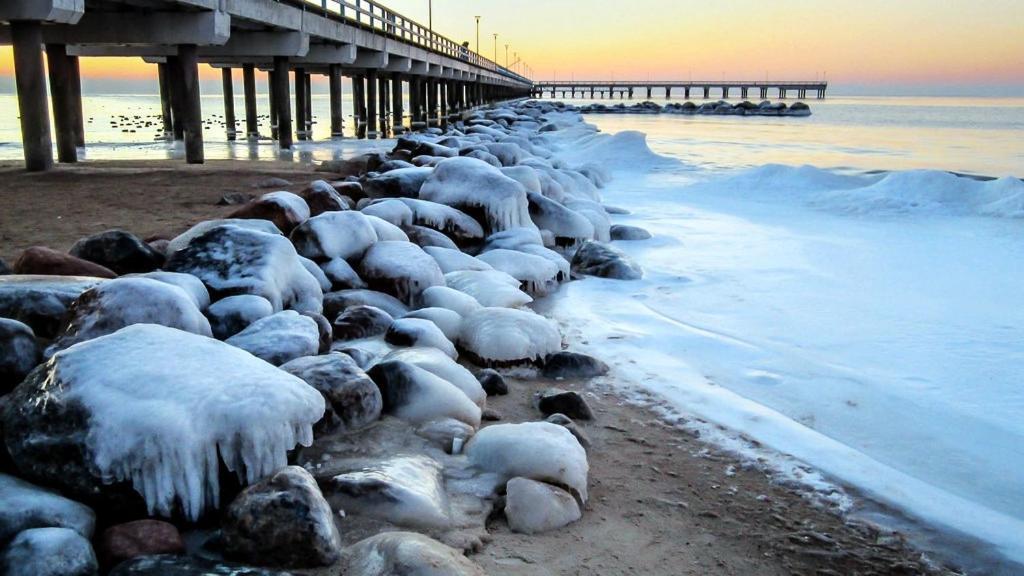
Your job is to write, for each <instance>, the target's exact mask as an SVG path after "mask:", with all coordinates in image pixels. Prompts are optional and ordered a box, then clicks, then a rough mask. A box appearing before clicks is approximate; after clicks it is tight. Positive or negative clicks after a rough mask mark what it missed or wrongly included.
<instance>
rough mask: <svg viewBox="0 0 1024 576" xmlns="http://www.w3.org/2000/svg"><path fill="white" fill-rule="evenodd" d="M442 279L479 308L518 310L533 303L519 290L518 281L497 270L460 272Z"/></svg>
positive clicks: (452, 273) (446, 275) (449, 274)
mask: <svg viewBox="0 0 1024 576" xmlns="http://www.w3.org/2000/svg"><path fill="white" fill-rule="evenodd" d="M444 279H445V282H446V283H447V285H448V287H450V288H454V289H455V290H458V291H459V292H464V293H466V294H468V295H470V296H472V297H473V299H475V300H476V301H477V302H478V303H479V304H480V305H481V306H487V307H495V306H500V307H504V308H518V307H520V306H525V305H527V304H529V303H530V302H533V298H531V297H530V296H529V295H528V294H527V293H525V292H523V291H522V290H520V289H519V281H518V280H516V279H515V278H513V277H511V276H509V275H508V274H506V273H504V272H500V271H498V270H460V271H457V272H449V273H447V274H445V275H444ZM456 312H458V310H456Z"/></svg>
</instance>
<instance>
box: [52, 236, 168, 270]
mask: <svg viewBox="0 0 1024 576" xmlns="http://www.w3.org/2000/svg"><path fill="white" fill-rule="evenodd" d="M71 255H72V256H77V257H78V258H81V259H83V260H88V261H90V262H94V263H96V264H99V265H100V266H105V267H107V268H109V269H110V270H113V271H114V272H115V273H117V274H131V273H137V272H150V271H153V270H156V269H157V268H159V267H161V266H163V265H164V255H163V254H161V253H160V252H157V251H156V250H154V249H153V248H152V247H151V246H150V245H149V244H146V243H145V242H143V241H142V239H141V238H139V237H138V236H136V235H134V234H132V233H130V232H125V231H124V230H107V231H106V232H100V233H99V234H93V235H92V236H88V237H86V238H82V239H81V240H79V241H78V242H75V244H74V246H72V247H71Z"/></svg>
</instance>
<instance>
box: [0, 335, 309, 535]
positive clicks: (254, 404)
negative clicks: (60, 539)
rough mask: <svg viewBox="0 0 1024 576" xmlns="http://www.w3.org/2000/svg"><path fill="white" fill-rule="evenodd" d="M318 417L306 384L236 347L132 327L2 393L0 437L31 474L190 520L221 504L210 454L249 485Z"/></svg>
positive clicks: (66, 355) (61, 356)
mask: <svg viewBox="0 0 1024 576" xmlns="http://www.w3.org/2000/svg"><path fill="white" fill-rule="evenodd" d="M125 359H130V361H125ZM323 413H324V400H323V397H322V396H321V395H320V394H319V393H318V392H317V391H316V390H315V389H313V388H312V387H310V386H309V385H307V384H306V383H305V382H303V381H302V380H300V379H298V378H296V377H294V376H292V375H290V374H288V373H286V372H283V371H281V370H278V369H277V368H274V367H273V366H271V365H269V364H267V363H266V362H263V361H262V360H259V359H257V358H254V357H253V356H251V355H250V354H248V353H246V352H243V351H242V350H239V349H237V348H234V347H232V346H229V345H227V344H224V343H222V342H219V341H217V340H214V339H212V338H206V337H202V336H196V335H193V334H189V333H188V332H183V331H181V330H176V329H173V328H167V327H164V326H158V325H153V324H136V325H133V326H129V327H127V328H124V329H121V330H119V331H117V332H115V333H114V334H110V335H107V336H101V337H99V338H96V339H94V340H89V341H87V342H83V343H81V344H78V345H77V346H73V347H71V348H69V349H67V350H63V351H61V352H58V353H57V354H56V355H55V356H54V357H53V358H52V359H51V360H50V361H49V362H48V363H46V364H44V365H43V366H41V367H40V368H38V369H36V370H35V371H34V372H33V373H32V374H30V375H29V377H28V378H26V379H25V381H24V382H22V383H21V384H20V385H19V386H18V387H17V388H15V389H14V391H13V392H11V394H10V395H8V396H7V398H6V402H5V405H4V407H3V440H4V442H5V444H6V447H7V451H8V452H9V453H10V455H11V460H12V461H13V462H14V464H15V465H16V466H17V468H18V470H19V471H20V473H21V474H23V475H24V476H25V477H26V478H29V479H32V480H33V481H37V482H40V483H43V484H47V485H51V486H55V487H58V488H60V489H61V490H62V491H63V492H64V493H65V494H68V495H72V496H74V497H76V498H82V499H88V500H90V501H97V502H100V503H102V504H104V505H105V506H109V507H121V508H131V507H133V506H137V505H138V504H140V503H141V502H140V498H139V497H140V496H141V498H142V499H144V500H145V504H146V505H147V506H148V508H149V510H150V512H156V513H159V514H161V515H170V514H171V513H172V512H173V511H174V510H177V509H180V510H181V511H182V512H183V513H184V514H185V515H186V516H187V517H189V518H193V519H194V518H198V517H199V516H200V515H201V514H202V513H203V512H204V511H205V510H207V509H208V508H210V507H216V506H217V504H218V501H219V495H220V484H219V467H220V464H219V463H218V460H221V461H223V465H225V466H226V467H227V469H228V470H231V471H234V472H236V473H237V474H239V476H240V478H241V480H242V481H243V482H244V483H251V482H254V481H256V480H258V479H259V478H262V477H264V476H266V475H267V474H269V473H270V472H271V471H273V470H276V469H277V468H280V467H281V466H284V465H285V464H286V457H287V452H288V450H290V449H292V448H293V447H294V446H295V445H296V444H300V443H301V444H305V445H308V444H309V443H311V442H312V439H313V437H312V426H313V424H314V423H315V422H317V421H318V420H319V419H320V418H321V416H323ZM132 488H134V492H133V491H132Z"/></svg>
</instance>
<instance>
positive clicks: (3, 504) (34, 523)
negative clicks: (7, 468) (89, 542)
mask: <svg viewBox="0 0 1024 576" xmlns="http://www.w3.org/2000/svg"><path fill="white" fill-rule="evenodd" d="M95 527H96V515H95V514H93V512H92V510H91V509H89V507H88V506H85V505H84V504H79V503H78V502H75V501H74V500H69V499H67V498H65V497H63V496H61V495H60V494H57V493H56V492H52V491H50V490H47V489H45V488H40V487H38V486H34V485H32V484H29V483H28V482H25V481H24V480H19V479H18V478H15V477H14V476H8V475H7V474H0V542H7V541H9V540H10V539H11V538H14V536H15V535H17V534H18V533H19V532H21V531H23V530H28V529H30V528H68V529H70V530H74V531H75V532H78V534H80V535H81V536H82V537H83V538H86V539H89V538H92V532H93V529H94V528H95Z"/></svg>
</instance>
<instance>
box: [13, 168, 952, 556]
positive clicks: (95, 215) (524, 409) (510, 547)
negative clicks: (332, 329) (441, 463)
mask: <svg viewBox="0 0 1024 576" xmlns="http://www.w3.org/2000/svg"><path fill="white" fill-rule="evenodd" d="M240 166H244V167H245V169H243V170H239V167H240ZM19 173H20V171H18V170H17V169H11V168H9V167H7V166H6V165H5V164H0V177H4V178H5V179H6V181H7V188H8V191H7V192H5V194H9V195H10V196H8V197H7V198H5V200H7V201H10V202H12V205H14V206H17V207H18V210H14V211H10V212H8V211H5V212H4V214H3V215H2V216H0V230H3V236H2V238H0V242H2V244H0V257H2V258H4V259H10V258H13V256H14V255H16V253H17V252H19V251H20V250H21V249H23V248H24V247H26V246H27V245H29V244H44V245H49V246H50V247H52V248H57V249H67V248H68V247H69V246H70V244H71V243H73V242H74V241H75V240H76V239H77V238H79V237H82V236H86V235H88V234H90V233H94V232H98V231H101V230H104V229H107V228H109V227H111V226H116V225H117V224H122V223H126V224H129V225H128V226H126V227H128V228H130V229H132V230H133V231H135V232H136V233H138V234H139V235H140V236H144V235H160V234H164V235H174V234H176V233H177V232H180V231H181V230H182V229H184V228H187V227H188V226H190V225H191V224H193V223H195V222H196V221H198V220H199V219H206V218H214V217H218V216H219V215H222V214H223V213H224V212H228V211H230V210H232V209H233V207H231V206H226V207H218V206H216V204H215V202H216V201H217V199H219V197H220V196H222V195H223V194H227V193H230V192H247V193H253V194H257V195H258V194H260V193H262V192H261V190H260V189H259V188H256V187H254V186H253V184H254V183H255V182H257V181H258V180H260V179H263V178H267V177H284V178H289V179H291V180H292V182H293V186H290V187H282V188H284V189H289V190H298V189H301V188H302V187H304V186H305V185H306V184H307V183H308V181H310V180H314V179H316V178H317V175H316V174H315V173H313V172H312V170H311V169H310V167H309V166H307V165H302V164H293V163H273V164H268V163H267V162H265V161H260V162H249V161H245V160H242V161H238V160H226V161H215V162H211V163H210V164H207V165H205V166H201V167H186V166H183V165H181V164H180V163H176V162H173V161H138V162H136V161H127V162H105V161H94V162H90V163H86V164H82V165H80V166H75V167H72V168H69V169H62V170H57V171H55V172H53V173H50V174H47V175H27V174H24V173H20V175H19ZM154 174H159V175H161V176H165V177H163V178H158V179H156V180H155V181H154V179H153V176H154ZM183 180H187V182H183ZM143 184H145V186H143ZM40 185H44V186H46V185H48V186H49V187H48V188H46V189H43V190H40V188H39V186H40ZM143 189H144V190H143ZM275 189H276V188H275ZM140 190H143V192H142V193H139V192H140ZM263 191H266V190H263ZM68 194H71V195H74V196H77V198H76V199H75V200H77V201H73V202H71V203H70V205H69V206H67V207H66V209H67V210H68V211H67V212H66V213H63V214H57V216H60V217H59V218H55V219H51V220H50V221H49V222H50V226H49V228H47V227H46V225H45V224H42V223H41V222H40V221H39V217H40V215H41V214H47V210H48V209H49V210H51V211H52V210H53V207H54V206H58V205H59V204H57V203H55V195H57V196H56V197H59V196H62V195H68ZM64 198H67V196H64ZM61 211H62V210H61ZM53 216H54V215H53V214H52V213H51V214H47V216H46V218H53ZM34 220H35V221H34ZM549 384H550V382H545V381H543V380H533V381H522V380H516V381H515V387H516V393H515V394H510V395H509V396H504V397H498V398H497V399H495V400H493V405H492V406H493V407H494V408H495V409H497V410H498V411H499V412H501V413H502V414H503V420H506V421H507V420H513V421H519V420H523V419H532V418H535V417H536V413H535V412H534V411H533V409H532V407H531V406H530V403H529V398H530V397H531V396H532V393H533V392H534V391H537V390H540V389H543V388H544V387H545V386H547V385H549ZM559 384H560V385H563V386H564V385H565V383H562V382H560V383H559ZM573 388H575V389H578V390H580V391H581V392H585V393H586V394H587V397H588V399H589V400H591V401H592V402H593V403H594V406H595V409H596V411H597V412H598V420H597V421H596V422H595V423H593V424H589V425H585V426H584V427H583V428H584V431H585V432H586V433H587V435H588V436H589V437H590V439H591V441H592V442H593V443H594V452H592V454H591V458H592V466H593V468H592V470H594V472H593V474H592V484H593V497H592V499H591V503H590V504H589V505H588V506H587V509H586V512H585V513H584V515H583V519H582V520H580V521H579V522H578V523H577V524H574V525H571V526H569V527H567V528H565V529H562V530H559V531H556V532H554V533H550V534H547V535H540V536H529V537H526V536H521V535H516V534H512V533H510V532H509V531H508V529H507V528H505V527H504V526H502V527H501V528H499V529H497V530H496V531H495V532H494V533H493V535H494V539H493V541H492V542H491V543H490V545H488V546H487V547H486V548H485V549H484V550H483V552H482V553H480V554H477V555H475V556H473V559H474V560H476V561H478V562H479V563H480V564H481V565H483V566H484V567H485V568H489V569H491V570H492V573H509V574H550V573H573V572H572V570H573V569H580V568H581V566H580V563H582V564H583V566H586V567H589V568H591V569H593V570H597V571H600V573H602V574H605V573H607V574H612V573H626V572H628V571H630V570H636V568H637V567H638V566H641V567H646V569H645V570H643V571H642V573H650V574H657V573H666V574H669V573H671V574H678V573H680V572H679V571H678V570H679V566H678V565H677V564H666V562H671V561H675V560H677V559H679V558H680V557H682V558H683V559H684V560H686V561H687V562H689V563H690V564H691V565H692V567H693V568H692V569H693V570H694V573H709V572H710V573H723V574H726V573H734V572H735V573H752V572H758V573H778V574H789V573H793V572H799V573H805V572H803V571H804V570H807V571H808V572H806V573H812V574H813V573H815V571H817V573H822V574H829V572H827V571H826V572H821V570H829V569H833V570H834V568H831V567H833V566H835V565H836V564H835V563H836V562H840V561H841V562H850V563H853V564H852V565H850V566H848V568H846V569H842V570H839V571H838V572H837V573H848V572H849V571H851V570H854V569H856V570H857V571H861V573H877V574H886V573H891V572H892V570H893V569H894V566H900V567H902V568H909V567H913V570H912V571H911V573H924V574H943V573H950V572H947V571H945V570H944V569H942V568H933V567H929V566H926V565H924V564H922V563H920V561H919V556H920V553H919V552H917V551H915V550H913V549H912V548H911V547H909V546H908V545H907V544H906V543H905V542H903V541H902V539H901V538H900V537H899V536H896V535H892V534H887V533H884V532H873V529H871V528H866V527H864V526H858V525H856V524H851V523H848V522H847V520H845V519H842V518H840V517H839V516H836V514H835V513H834V511H830V510H826V509H824V508H821V507H819V506H818V505H816V504H815V503H813V502H811V501H808V500H807V499H806V497H805V495H804V494H802V493H801V492H802V490H800V489H797V488H794V487H787V486H785V485H781V484H778V483H777V482H776V481H775V480H773V479H772V478H771V476H770V475H769V474H766V473H765V472H764V471H763V470H760V469H758V468H757V467H752V466H749V463H745V462H744V461H743V460H742V459H741V458H738V457H736V456H735V455H731V454H729V453H728V452H726V451H724V450H722V449H720V448H719V447H717V446H714V445H712V444H709V443H707V442H706V441H704V440H702V439H699V438H694V437H693V433H692V432H689V431H685V430H679V429H678V428H676V427H673V426H672V425H671V424H668V423H666V422H664V421H663V418H662V417H661V416H660V415H659V414H658V413H657V411H656V410H652V409H651V407H642V406H635V405H633V404H632V403H631V402H630V401H628V400H627V399H626V398H625V396H624V395H622V394H621V393H616V392H614V391H613V390H612V389H608V388H606V387H604V386H603V385H599V384H594V385H588V386H585V387H576V386H574V387H573ZM524 389H525V390H524ZM524 391H525V392H526V393H525V394H524V393H523V392H524ZM666 447H668V448H666ZM684 484H685V487H684ZM731 486H735V487H736V489H735V490H733V489H732V488H730V487H731ZM722 487H725V489H724V490H723V489H722ZM637 494H640V495H642V497H637V496H636V495H637ZM759 496H766V497H767V499H760V498H759ZM680 503H682V504H685V505H680ZM776 516H777V517H778V518H776ZM780 518H781V520H780ZM765 526H768V527H767V528H766V527H765ZM801 530H803V531H804V532H806V533H803V532H801ZM629 533H632V534H633V536H632V537H630V538H628V539H625V540H614V538H613V536H622V535H624V534H629ZM680 534H683V535H686V536H688V537H690V538H692V541H693V542H696V543H699V544H703V547H699V546H694V547H692V550H691V547H689V546H687V547H685V548H684V547H680V546H679V543H678V541H677V538H678V536H679V535H680ZM872 538H873V539H874V540H873V541H872ZM613 541H614V542H615V543H616V546H614V547H613V546H610V545H609V544H610V543H611V542H613ZM637 541H644V542H646V543H647V545H646V546H645V547H644V548H638V547H637V546H636V542H637ZM572 543H576V544H579V543H583V544H585V547H584V548H583V549H582V550H584V551H588V552H594V554H593V555H592V556H588V557H586V558H582V559H580V558H576V557H575V556H569V555H566V554H565V553H564V552H565V546H566V545H569V544H572ZM684 546H685V544H684ZM523 550H526V552H523ZM652 550H654V552H652ZM598 551H599V552H600V553H596V552H598ZM569 559H572V560H573V561H572V562H570V563H569V564H570V565H564V563H565V562H566V561H567V560H569ZM769 562H771V564H770V565H771V569H768V565H767V564H768V563H769ZM560 563H561V564H560ZM560 565H563V566H562V568H561V570H562V571H555V572H552V571H548V567H556V569H558V568H557V567H558V566H560ZM659 570H664V572H659Z"/></svg>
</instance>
